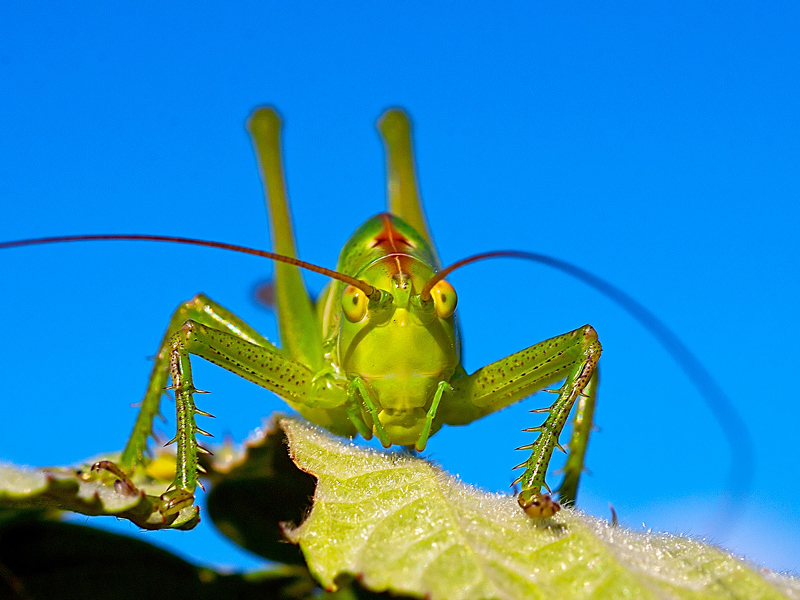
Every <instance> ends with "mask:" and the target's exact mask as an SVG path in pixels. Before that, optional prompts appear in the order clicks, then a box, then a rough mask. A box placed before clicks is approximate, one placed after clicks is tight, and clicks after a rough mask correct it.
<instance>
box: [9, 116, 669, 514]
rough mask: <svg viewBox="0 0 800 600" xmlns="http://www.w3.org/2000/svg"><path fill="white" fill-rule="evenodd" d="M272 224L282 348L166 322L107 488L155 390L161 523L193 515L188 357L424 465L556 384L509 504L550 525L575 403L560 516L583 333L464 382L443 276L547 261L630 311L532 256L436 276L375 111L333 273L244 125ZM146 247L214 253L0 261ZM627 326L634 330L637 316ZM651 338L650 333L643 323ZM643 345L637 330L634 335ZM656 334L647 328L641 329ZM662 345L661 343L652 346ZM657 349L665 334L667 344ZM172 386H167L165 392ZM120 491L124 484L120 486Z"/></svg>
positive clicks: (584, 352)
mask: <svg viewBox="0 0 800 600" xmlns="http://www.w3.org/2000/svg"><path fill="white" fill-rule="evenodd" d="M250 130H251V133H252V135H253V138H254V141H255V144H256V147H257V151H258V154H259V158H260V164H261V169H262V175H263V176H264V180H265V188H266V195H267V200H268V206H269V211H270V214H271V228H272V240H273V250H274V253H267V252H258V251H251V253H254V254H260V255H262V256H267V257H269V258H272V259H274V260H276V261H277V264H276V269H275V281H274V289H275V301H276V309H277V315H278V322H279V328H280V332H281V341H282V344H283V345H282V347H280V348H279V347H277V346H275V345H273V344H272V343H271V342H270V341H268V340H267V339H266V338H265V337H263V336H261V335H260V334H258V333H257V332H256V331H255V329H253V328H252V327H250V326H249V325H248V324H246V323H244V322H243V321H242V320H241V319H239V318H238V317H236V316H235V315H234V314H233V313H232V312H230V311H228V310H227V309H225V308H224V307H222V306H220V305H219V304H217V303H215V302H214V301H213V300H211V299H209V298H207V297H205V296H202V295H198V296H195V297H194V298H192V299H191V300H189V301H188V302H185V303H184V304H182V305H181V306H180V307H179V308H178V309H177V310H176V311H175V312H174V314H173V315H172V317H171V319H170V321H169V325H168V327H167V331H166V333H165V335H164V338H163V340H162V342H161V345H160V347H159V351H158V353H157V355H156V360H155V364H154V366H153V370H152V373H151V377H150V381H149V383H148V387H147V391H146V394H145V397H144V400H143V402H142V405H141V408H140V411H139V416H138V418H137V421H136V424H135V426H134V429H133V432H132V434H131V436H130V439H129V440H128V443H127V444H126V446H125V449H124V450H123V453H122V455H121V458H120V459H119V461H118V464H116V465H115V464H112V463H103V464H102V465H98V467H100V468H105V469H107V470H110V471H112V472H113V473H114V474H115V475H116V476H118V477H119V478H120V479H121V480H122V481H127V478H126V475H125V474H126V473H129V472H130V471H131V470H133V469H136V468H138V467H140V466H142V465H144V464H145V463H146V461H147V458H146V454H147V442H148V438H149V436H150V434H151V431H152V424H153V419H154V417H155V416H156V415H157V414H158V411H159V404H160V400H161V397H162V395H163V393H164V389H165V388H166V389H172V390H173V391H174V394H175V399H176V406H177V414H178V430H177V434H176V436H175V438H174V440H173V441H175V442H177V468H176V474H175V479H174V482H173V485H172V489H171V490H170V491H168V492H167V493H165V494H164V495H163V497H162V499H163V501H164V505H165V511H166V512H170V511H172V512H174V511H177V510H179V509H180V508H183V507H185V506H187V505H190V504H191V503H192V502H193V493H194V489H195V487H196V486H197V485H198V462H197V454H198V452H202V451H203V448H202V447H201V446H199V445H198V443H197V441H196V439H195V437H196V435H197V434H205V433H206V432H204V431H203V430H201V429H200V428H198V427H197V425H196V423H195V416H196V415H197V414H199V415H207V413H205V412H203V411H200V410H199V409H197V408H196V407H195V403H194V394H196V393H201V392H199V390H197V389H196V388H195V386H194V382H193V378H192V372H191V363H190V356H191V355H195V356H199V357H202V358H204V359H206V360H208V361H210V362H212V363H215V364H217V365H219V366H222V367H223V368H225V369H228V370H230V371H232V372H234V373H236V374H238V375H240V376H242V377H244V378H245V379H247V380H249V381H252V382H254V383H256V384H258V385H261V386H262V387H265V388H267V389H269V390H271V391H273V392H275V393H277V394H278V395H279V396H281V397H282V398H283V399H284V400H285V401H286V402H287V403H288V404H289V405H290V406H292V407H293V408H294V409H295V410H297V411H298V412H299V413H300V414H301V415H303V416H304V417H305V418H307V419H308V420H310V421H312V422H314V423H317V424H319V425H321V426H323V427H325V428H327V429H329V430H331V431H332V432H334V433H337V434H341V435H345V436H353V435H355V434H361V435H362V436H363V437H365V438H368V439H369V438H371V437H373V436H375V437H377V438H378V439H379V440H380V442H381V443H382V444H383V445H384V446H386V447H388V446H391V445H394V444H398V445H403V446H409V447H413V448H415V449H416V450H419V451H421V450H423V449H424V448H425V446H426V443H427V441H428V438H429V437H430V436H431V435H433V434H435V433H436V431H438V430H439V429H440V428H441V427H442V426H443V425H463V424H467V423H470V422H472V421H474V420H476V419H479V418H481V417H483V416H485V415H487V414H490V413H493V412H495V411H497V410H500V409H502V408H504V407H506V406H509V405H510V404H513V403H515V402H518V401H520V400H522V399H524V398H526V397H528V396H530V395H532V394H533V393H534V392H537V391H540V390H543V389H546V388H547V387H548V386H550V385H552V384H555V383H557V382H559V381H563V383H562V385H561V386H560V387H559V389H558V390H552V391H554V392H555V393H556V394H557V396H556V399H555V402H554V403H553V404H552V405H551V406H549V407H546V408H541V409H537V410H534V411H532V412H542V413H547V418H546V419H545V421H544V423H543V424H542V425H541V426H538V427H533V428H530V429H528V431H531V432H534V433H537V434H538V436H537V437H536V439H535V441H533V442H532V443H531V444H529V445H526V446H524V447H523V448H522V449H525V450H530V456H529V458H528V459H527V460H526V461H525V462H523V463H522V464H521V465H518V466H519V467H521V468H524V471H523V473H522V475H521V476H520V477H519V478H518V479H517V482H518V483H520V487H521V491H520V494H519V504H520V506H521V507H522V508H523V509H524V510H525V512H526V513H527V514H528V515H530V516H531V517H535V518H536V517H546V516H550V515H552V514H554V513H555V512H556V511H558V510H559V504H558V503H557V502H556V501H554V500H553V499H551V497H550V495H549V494H548V493H544V492H543V489H546V490H547V491H549V488H548V486H547V484H546V482H545V475H546V472H547V467H548V464H549V462H550V458H551V456H552V453H553V451H554V449H555V448H559V449H563V448H562V446H561V444H560V443H559V437H560V434H561V432H562V430H563V428H564V426H565V424H566V421H567V419H568V418H569V415H570V413H571V412H572V410H573V406H574V405H575V404H576V403H577V409H576V410H575V413H576V414H575V426H574V428H573V431H572V435H571V440H570V443H569V456H568V459H567V462H566V465H565V469H564V471H565V475H564V481H563V483H562V485H561V487H560V488H559V493H560V499H561V500H562V501H567V502H570V503H571V502H573V501H574V499H575V497H576V494H577V487H578V481H579V478H580V474H581V471H582V469H583V462H584V455H585V452H586V447H587V441H588V436H589V432H590V429H591V424H592V415H593V411H594V402H595V396H596V380H597V376H596V373H597V363H598V360H599V357H600V353H601V347H600V343H599V341H598V339H597V335H596V333H595V331H594V329H593V328H592V327H591V326H589V325H586V326H583V327H580V328H578V329H575V330H574V331H571V332H569V333H566V334H564V335H561V336H557V337H555V338H552V339H550V340H547V341H544V342H541V343H539V344H535V345H533V346H531V347H529V348H526V349H524V350H521V351H519V352H517V353H515V354H512V355H510V356H508V357H506V358H504V359H501V360H499V361H496V362H495V363H492V364H490V365H487V366H485V367H483V368H481V369H478V370H477V371H475V372H474V373H472V374H467V373H466V372H465V370H464V368H463V367H462V366H461V364H460V343H459V331H458V325H457V321H456V316H455V312H454V311H455V307H456V293H455V290H454V289H453V288H452V286H451V285H450V284H449V283H447V282H446V281H445V280H444V279H443V277H444V276H446V275H447V274H449V273H450V272H452V270H454V269H455V268H458V267H460V266H463V265H464V264H468V263H470V262H474V261H476V260H480V259H483V258H489V257H492V256H511V257H521V258H528V259H531V260H537V261H540V262H546V263H548V264H550V265H551V266H556V267H557V268H560V269H562V270H565V271H567V272H570V273H571V274H573V275H575V276H577V277H579V278H581V279H583V280H584V281H587V282H588V283H590V285H594V286H595V287H596V288H598V289H600V291H602V292H603V293H606V294H607V295H609V296H611V297H612V298H613V299H615V300H616V301H617V302H620V303H621V304H623V306H624V307H625V308H626V309H627V310H629V311H631V312H633V313H634V316H636V317H637V318H639V319H640V320H644V321H647V319H651V320H652V316H651V315H649V313H645V314H644V317H642V310H643V309H641V307H640V306H639V305H638V304H636V303H635V302H634V301H632V300H631V299H630V298H629V297H627V296H625V295H624V294H622V293H621V292H619V291H618V290H616V288H613V287H611V286H609V285H608V284H606V283H605V282H603V281H602V280H599V279H597V278H595V277H593V276H591V275H589V274H587V273H585V272H583V271H581V270H580V269H577V268H576V267H572V266H571V265H566V264H565V263H560V262H559V261H557V260H556V259H549V258H548V257H543V256H541V255H534V254H529V253H522V252H510V251H501V252H490V253H485V254H483V255H477V256H475V257H470V258H468V259H465V260H463V261H459V262H457V263H455V264H453V265H451V266H450V267H448V268H446V269H441V267H440V264H439V260H438V256H437V253H436V250H435V248H434V246H433V243H432V240H431V236H430V234H429V232H428V227H427V224H426V222H425V218H424V216H423V211H422V207H421V204H420V200H419V196H418V193H417V185H416V178H415V175H414V168H413V156H412V151H411V141H410V128H409V124H408V120H407V119H406V117H405V115H404V114H403V113H402V112H400V111H389V112H387V113H386V114H385V115H384V116H383V118H382V120H381V122H380V130H381V133H382V135H383V138H384V142H385V144H386V149H387V164H388V190H389V194H388V196H389V197H388V212H387V213H382V214H379V215H377V216H375V217H373V218H371V219H369V220H368V221H367V222H366V223H364V224H363V225H362V226H361V227H360V228H359V229H358V230H357V231H356V232H355V233H354V234H353V236H352V237H351V238H350V240H348V242H347V243H346V244H345V246H344V249H343V250H342V252H341V255H340V258H339V262H338V265H337V270H336V271H331V270H327V269H322V268H320V267H316V266H314V265H309V264H308V263H304V262H302V261H298V260H297V259H296V258H294V257H295V247H294V240H293V233H292V226H291V221H290V216H289V209H288V202H287V199H286V193H285V189H284V183H283V171H282V165H281V158H280V149H279V145H280V140H279V138H280V121H279V119H278V117H277V115H276V114H275V112H274V111H272V110H270V109H262V110H259V111H257V112H256V113H255V114H254V115H253V116H252V118H251V120H250ZM87 239H149V240H162V241H178V242H185V243H200V244H203V245H210V246H217V247H225V248H228V249H235V250H244V249H242V248H239V247H234V246H231V245H227V244H216V243H206V242H198V241H193V240H185V239H180V238H167V237H157V236H116V235H107V236H72V237H65V238H50V239H41V240H29V241H24V242H9V243H5V244H0V248H3V247H12V246H19V245H25V244H33V243H45V242H52V241H70V240H87ZM300 267H302V268H306V269H310V270H314V271H317V272H321V273H323V274H326V275H328V276H330V277H331V278H332V281H331V283H330V285H328V286H327V287H326V289H325V291H324V292H323V293H322V294H321V296H320V297H319V299H317V300H316V302H314V301H312V300H311V298H310V297H309V295H308V293H307V292H306V289H305V286H304V284H303V281H302V279H301V276H300V271H299V268H300ZM637 311H638V316H637V314H636V313H637ZM655 323H656V325H657V326H661V325H660V323H659V322H658V321H657V320H656V321H655ZM649 328H650V329H651V330H652V329H653V327H652V322H651V326H650V327H649ZM655 328H656V329H657V328H658V327H655ZM661 334H662V335H664V334H663V332H661ZM670 335H671V334H670ZM170 378H171V380H172V383H171V385H169V386H168V385H167V384H168V382H169V381H168V380H169V379H170ZM127 485H130V484H129V483H128V484H127Z"/></svg>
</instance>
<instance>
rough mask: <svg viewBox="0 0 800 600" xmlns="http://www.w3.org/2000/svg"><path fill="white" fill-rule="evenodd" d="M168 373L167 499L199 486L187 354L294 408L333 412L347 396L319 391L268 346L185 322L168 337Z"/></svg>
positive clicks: (310, 377)
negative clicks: (173, 429) (172, 425)
mask: <svg viewBox="0 0 800 600" xmlns="http://www.w3.org/2000/svg"><path fill="white" fill-rule="evenodd" d="M169 344H170V373H171V376H172V389H173V390H174V391H175V403H176V405H177V411H178V430H177V435H176V436H175V440H174V441H177V443H178V448H177V454H178V457H177V472H176V473H175V480H174V482H173V484H172V485H173V487H174V488H175V489H174V490H172V491H171V492H168V493H167V494H165V495H164V496H163V497H164V498H165V501H166V500H170V501H175V502H182V501H184V500H185V499H186V498H187V497H190V496H191V495H192V493H193V492H194V489H195V487H196V485H197V483H198V476H197V452H198V450H199V446H198V445H197V441H196V439H195V435H196V434H198V433H199V434H201V435H208V434H207V433H206V432H204V431H202V430H201V429H199V428H198V427H197V425H196V424H195V422H194V415H195V413H196V412H198V411H197V409H196V408H195V407H194V394H196V393H197V392H198V390H197V389H196V388H195V387H194V383H193V380H192V369H191V361H190V355H194V356H199V357H200V358H204V359H205V360H207V361H209V362H212V363H214V364H216V365H218V366H220V367H223V368H224V369H226V370H228V371H230V372H232V373H235V374H237V375H239V376H240V377H242V378H244V379H247V380H248V381H251V382H252V383H255V384H257V385H260V386H261V387H264V388H266V389H268V390H271V391H273V392H275V393H276V394H278V395H279V396H281V397H282V398H283V399H284V400H286V401H287V402H288V403H289V404H290V405H292V406H293V407H295V408H298V407H306V408H312V409H313V408H321V409H327V410H330V409H335V408H340V407H344V406H345V404H346V401H347V393H346V391H345V390H344V389H342V388H338V387H334V386H331V387H328V386H319V385H318V384H317V383H316V382H315V378H314V374H313V373H312V372H311V370H310V369H308V367H306V366H305V365H302V364H300V363H298V362H295V361H294V360H292V359H291V358H288V357H286V356H285V355H284V354H283V353H282V352H280V351H278V350H277V349H273V348H270V347H264V346H260V345H257V344H253V343H251V342H249V341H247V340H244V339H242V338H241V337H240V336H238V335H233V334H231V333H228V332H226V331H221V330H219V329H214V328H212V327H207V326H205V325H203V324H202V323H197V322H195V321H192V320H189V321H187V322H186V323H184V324H183V325H182V326H181V328H180V329H179V330H178V331H177V332H176V333H175V334H174V335H173V336H172V337H171V338H170V341H169Z"/></svg>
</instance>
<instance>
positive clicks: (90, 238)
mask: <svg viewBox="0 0 800 600" xmlns="http://www.w3.org/2000/svg"><path fill="white" fill-rule="evenodd" d="M100 241H106V242H107V241H128V242H170V243H173V244H187V245H190V246H205V247H207V248H219V249H220V250H231V251H233V252H241V253H242V254H252V255H253V256H260V257H262V258H269V259H271V260H277V261H280V262H284V263H288V264H290V265H295V266H298V267H301V268H303V269H307V270H309V271H314V272H315V273H320V274H322V275H326V276H328V277H332V278H333V279H338V280H339V281H343V282H344V283H346V284H348V285H352V286H353V287H357V288H358V289H360V290H361V291H363V292H364V293H365V294H366V295H367V296H371V295H372V294H373V293H374V292H375V288H374V287H372V286H371V285H370V284H368V283H367V282H366V281H362V280H360V279H356V278H355V277H350V276H349V275H345V274H344V273H339V271H334V270H333V269H326V268H325V267H318V266H317V265H314V264H311V263H308V262H306V261H304V260H300V259H298V258H292V257H290V256H284V255H283V254H276V253H275V252H268V251H267V250H256V249H255V248H248V247H247V246H237V245H236V244H226V243H225V242H210V241H208V240H197V239H194V238H184V237H175V236H171V235H143V234H100V235H60V236H55V237H43V238H33V239H28V240H13V241H10V242H0V250H4V249H7V248H20V247H22V246H40V245H43V244H61V243H65V242H100Z"/></svg>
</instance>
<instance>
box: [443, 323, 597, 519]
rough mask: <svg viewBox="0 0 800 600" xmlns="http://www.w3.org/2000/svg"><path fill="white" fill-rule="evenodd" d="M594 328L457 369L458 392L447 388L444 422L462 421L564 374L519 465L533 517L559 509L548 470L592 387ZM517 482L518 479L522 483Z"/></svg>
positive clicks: (523, 503)
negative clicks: (563, 434) (487, 362)
mask: <svg viewBox="0 0 800 600" xmlns="http://www.w3.org/2000/svg"><path fill="white" fill-rule="evenodd" d="M601 350H602V349H601V347H600V342H599V341H598V340H597V333H596V332H595V330H594V328H592V327H591V326H589V325H585V326H584V327H581V328H579V329H576V330H574V331H571V332H569V333H566V334H563V335H560V336H556V337H554V338H551V339H549V340H546V341H544V342H540V343H538V344H535V345H533V346H530V347H529V348H526V349H524V350H521V351H519V352H517V353H515V354H512V355H511V356H509V357H507V358H504V359H501V360H499V361H497V362H494V363H492V364H490V365H487V366H485V367H483V368H481V369H478V370H477V371H475V373H473V374H472V375H466V374H465V373H457V374H456V376H454V377H453V379H452V380H451V384H452V386H453V392H452V393H450V394H445V395H444V397H443V400H442V405H441V408H440V414H441V418H442V422H443V423H447V424H451V425H461V424H466V423H470V422H472V421H474V420H476V419H479V418H481V417H483V416H485V415H487V414H490V413H493V412H495V411H498V410H500V409H502V408H505V407H506V406H510V405H511V404H514V403H516V402H518V401H520V400H522V399H523V398H525V397H527V396H530V395H531V394H533V393H534V392H537V391H539V390H542V389H544V388H546V387H547V386H549V385H551V384H553V383H555V382H557V381H559V380H562V379H564V384H563V385H562V386H561V388H560V390H559V393H558V398H557V399H556V401H555V402H554V403H553V405H552V406H551V407H550V408H548V409H542V410H540V411H538V412H548V413H549V414H548V417H547V419H546V420H545V422H544V424H542V425H541V426H540V427H534V428H532V429H529V430H527V431H536V432H539V437H538V438H537V439H536V441H535V442H533V443H532V444H527V445H526V446H523V448H522V449H530V450H531V456H530V458H529V459H528V460H527V461H526V462H524V463H522V464H521V465H518V466H519V467H525V471H524V472H523V474H522V476H521V477H519V478H518V479H517V481H516V482H520V483H521V488H522V491H521V492H520V495H519V499H518V500H519V503H520V506H521V507H522V508H523V509H524V510H525V512H526V513H527V514H528V515H529V516H531V517H544V516H549V515H552V514H554V513H555V512H556V511H557V510H558V508H559V507H558V504H557V503H556V502H554V501H553V500H551V499H550V497H549V495H547V494H542V487H545V488H546V487H547V485H546V484H545V474H546V472H547V466H548V465H549V463H550V458H551V456H552V454H553V449H554V448H556V447H560V444H559V441H558V437H559V435H560V434H561V431H562V430H563V428H564V425H565V423H566V421H567V419H568V417H569V413H570V411H571V409H572V406H573V405H574V403H575V401H576V400H577V399H578V398H579V397H580V396H581V394H582V393H583V390H584V389H585V388H586V386H587V384H588V382H589V380H590V378H591V377H592V374H593V373H594V370H595V367H596V365H597V361H598V360H599V358H600V352H601ZM516 482H515V483H516Z"/></svg>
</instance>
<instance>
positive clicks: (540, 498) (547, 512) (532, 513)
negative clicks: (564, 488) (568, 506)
mask: <svg viewBox="0 0 800 600" xmlns="http://www.w3.org/2000/svg"><path fill="white" fill-rule="evenodd" d="M548 491H549V490H548ZM517 502H518V503H519V506H520V508H521V509H522V510H524V511H525V514H526V515H528V516H529V517H531V518H532V519H541V518H544V517H552V516H553V515H554V514H556V513H557V512H558V511H559V510H561V505H560V504H559V503H558V502H556V501H555V500H553V498H552V497H551V496H550V494H533V496H531V497H530V498H528V499H525V498H524V497H523V495H522V494H520V495H519V496H518V497H517Z"/></svg>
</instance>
